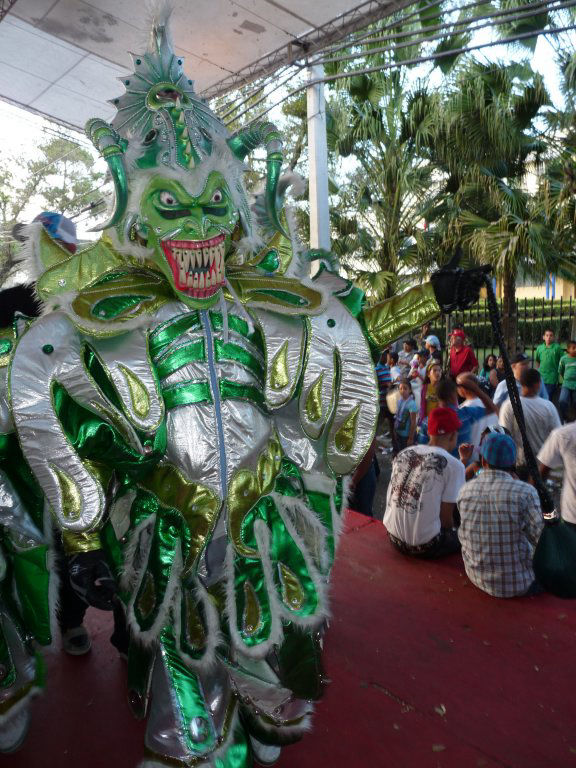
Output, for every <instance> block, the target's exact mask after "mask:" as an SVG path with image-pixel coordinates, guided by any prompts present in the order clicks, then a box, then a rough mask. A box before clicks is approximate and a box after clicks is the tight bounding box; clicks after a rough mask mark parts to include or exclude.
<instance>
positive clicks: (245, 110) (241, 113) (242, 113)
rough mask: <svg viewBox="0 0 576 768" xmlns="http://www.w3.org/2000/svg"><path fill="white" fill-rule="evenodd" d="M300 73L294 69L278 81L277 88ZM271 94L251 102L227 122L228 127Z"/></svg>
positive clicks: (265, 94)
mask: <svg viewBox="0 0 576 768" xmlns="http://www.w3.org/2000/svg"><path fill="white" fill-rule="evenodd" d="M298 74H300V70H297V69H296V70H294V71H293V72H291V74H290V75H289V76H288V77H287V78H286V79H285V80H284V81H283V82H281V83H278V85H277V86H276V87H277V88H282V86H284V85H286V83H288V82H289V81H290V80H292V79H293V78H295V77H296V75H298ZM269 95H270V94H268V93H264V94H263V96H261V97H260V98H259V99H258V100H257V101H255V102H253V103H252V104H250V106H249V107H246V109H243V110H242V112H239V113H238V114H237V115H234V117H233V118H232V120H229V121H228V122H227V123H225V125H226V127H228V126H229V125H232V123H233V122H235V121H236V120H239V119H240V118H241V117H243V116H244V115H245V114H246V113H247V112H250V111H251V110H253V109H254V107H255V106H257V105H258V104H261V103H262V102H263V101H266V99H267V98H268V96H269Z"/></svg>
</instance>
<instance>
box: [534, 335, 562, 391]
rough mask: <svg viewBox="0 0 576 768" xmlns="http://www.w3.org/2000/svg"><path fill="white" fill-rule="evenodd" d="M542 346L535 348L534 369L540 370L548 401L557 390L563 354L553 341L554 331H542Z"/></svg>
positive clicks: (560, 347)
mask: <svg viewBox="0 0 576 768" xmlns="http://www.w3.org/2000/svg"><path fill="white" fill-rule="evenodd" d="M542 338H543V339H544V344H540V345H539V346H538V347H537V348H536V355H535V358H534V359H535V361H536V367H537V368H539V369H540V376H542V381H543V382H544V386H545V387H546V390H547V392H548V397H549V398H550V400H552V399H553V398H554V395H555V394H556V390H557V389H558V365H559V363H560V360H561V358H562V355H563V354H564V350H563V349H562V346H561V345H560V344H558V343H556V342H555V341H554V331H553V330H552V329H551V328H546V330H545V331H544V336H543V337H542Z"/></svg>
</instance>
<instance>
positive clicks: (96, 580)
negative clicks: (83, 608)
mask: <svg viewBox="0 0 576 768" xmlns="http://www.w3.org/2000/svg"><path fill="white" fill-rule="evenodd" d="M68 573H69V575H70V583H71V584H72V588H73V589H74V591H75V592H76V594H77V595H78V596H79V597H80V598H81V599H82V600H84V602H86V603H88V605H91V606H93V607H94V608H100V610H102V611H111V610H112V608H113V598H114V595H115V594H116V581H115V580H114V577H113V576H112V573H111V571H110V568H109V567H108V563H107V562H106V560H105V557H104V552H103V551H102V550H101V549H95V550H91V551H89V552H78V554H76V555H72V557H71V558H70V559H69V561H68Z"/></svg>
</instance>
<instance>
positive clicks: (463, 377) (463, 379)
mask: <svg viewBox="0 0 576 768" xmlns="http://www.w3.org/2000/svg"><path fill="white" fill-rule="evenodd" d="M456 384H457V385H458V386H459V387H462V388H463V389H467V390H468V391H469V392H472V393H474V394H475V395H476V397H479V398H480V400H481V401H482V405H483V406H484V408H486V411H487V412H488V413H498V408H497V407H496V406H495V405H494V403H493V402H492V400H490V398H489V397H488V395H487V394H486V393H485V392H484V390H482V389H480V387H479V386H478V384H477V383H476V381H475V379H474V375H473V374H472V373H459V374H458V376H457V377H456Z"/></svg>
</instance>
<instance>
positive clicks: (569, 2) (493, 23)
mask: <svg viewBox="0 0 576 768" xmlns="http://www.w3.org/2000/svg"><path fill="white" fill-rule="evenodd" d="M575 5H576V0H566V1H565V2H563V3H560V4H559V5H557V6H556V7H555V10H562V9H564V8H573V7H574V6H575ZM531 8H532V6H531ZM541 14H542V11H541V10H536V11H534V10H529V11H526V12H525V13H522V14H517V15H516V16H514V19H513V20H514V21H516V20H518V21H522V20H526V19H530V18H533V17H535V16H540V15H541ZM484 18H487V19H490V21H488V22H487V23H485V24H479V25H474V26H473V27H472V25H471V23H470V22H469V21H462V22H459V24H460V25H462V24H465V25H468V26H469V27H471V29H470V31H471V32H478V31H479V30H481V29H486V27H498V26H502V25H504V24H510V21H511V20H510V19H508V18H499V19H495V20H492V19H491V17H490V16H487V17H484ZM454 26H455V25H451V27H452V28H453V27H454ZM408 34H409V33H408ZM452 34H453V33H452ZM405 35H406V33H402V36H405ZM445 38H446V35H445V34H438V35H430V36H426V37H425V38H413V39H410V40H407V41H405V42H402V43H395V44H394V46H393V47H390V46H389V45H388V46H382V47H380V48H373V49H370V50H369V51H361V52H359V53H352V54H349V55H348V56H338V57H335V58H332V59H318V60H317V61H315V63H317V64H332V63H338V62H341V61H353V60H355V59H359V58H363V57H366V56H374V55H376V54H378V53H388V52H389V51H397V50H398V49H401V48H409V47H411V46H413V45H419V44H420V43H430V42H433V41H434V40H442V39H445ZM383 39H386V38H383Z"/></svg>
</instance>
